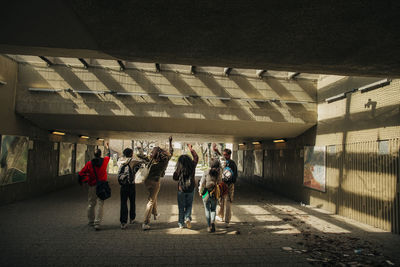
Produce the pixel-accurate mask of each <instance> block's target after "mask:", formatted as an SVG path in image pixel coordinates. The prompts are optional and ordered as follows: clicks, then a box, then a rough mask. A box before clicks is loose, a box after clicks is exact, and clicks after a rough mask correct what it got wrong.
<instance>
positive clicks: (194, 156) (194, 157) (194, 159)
mask: <svg viewBox="0 0 400 267" xmlns="http://www.w3.org/2000/svg"><path fill="white" fill-rule="evenodd" d="M187 146H188V148H189V150H190V153H192V157H193V162H194V166H196V165H197V163H198V162H199V156H198V155H197V153H196V151H195V150H194V149H193V146H192V145H191V144H188V145H187Z"/></svg>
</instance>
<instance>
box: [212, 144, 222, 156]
mask: <svg viewBox="0 0 400 267" xmlns="http://www.w3.org/2000/svg"><path fill="white" fill-rule="evenodd" d="M212 149H213V150H214V152H215V153H217V154H218V156H221V153H220V152H219V150H218V148H217V144H216V143H213V144H212Z"/></svg>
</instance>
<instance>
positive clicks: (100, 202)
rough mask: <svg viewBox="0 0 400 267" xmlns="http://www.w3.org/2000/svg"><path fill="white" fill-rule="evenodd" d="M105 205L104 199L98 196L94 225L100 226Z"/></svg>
mask: <svg viewBox="0 0 400 267" xmlns="http://www.w3.org/2000/svg"><path fill="white" fill-rule="evenodd" d="M103 205H104V200H101V199H100V198H97V211H96V219H95V220H94V227H96V228H98V226H100V223H101V221H102V220H103Z"/></svg>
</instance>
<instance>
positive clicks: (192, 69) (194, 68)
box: [190, 66, 196, 75]
mask: <svg viewBox="0 0 400 267" xmlns="http://www.w3.org/2000/svg"><path fill="white" fill-rule="evenodd" d="M190 74H193V75H194V74H196V66H190Z"/></svg>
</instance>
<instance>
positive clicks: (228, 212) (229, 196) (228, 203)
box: [225, 184, 235, 223]
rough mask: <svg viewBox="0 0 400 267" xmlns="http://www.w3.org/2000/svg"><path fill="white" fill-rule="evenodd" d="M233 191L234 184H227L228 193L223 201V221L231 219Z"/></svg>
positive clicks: (227, 221)
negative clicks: (224, 208) (224, 207)
mask: <svg viewBox="0 0 400 267" xmlns="http://www.w3.org/2000/svg"><path fill="white" fill-rule="evenodd" d="M234 192H235V185H234V184H230V185H229V186H228V194H227V198H226V201H225V203H226V204H225V206H226V211H225V222H226V223H229V222H230V221H231V217H232V212H231V205H232V202H233V195H234Z"/></svg>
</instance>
